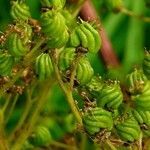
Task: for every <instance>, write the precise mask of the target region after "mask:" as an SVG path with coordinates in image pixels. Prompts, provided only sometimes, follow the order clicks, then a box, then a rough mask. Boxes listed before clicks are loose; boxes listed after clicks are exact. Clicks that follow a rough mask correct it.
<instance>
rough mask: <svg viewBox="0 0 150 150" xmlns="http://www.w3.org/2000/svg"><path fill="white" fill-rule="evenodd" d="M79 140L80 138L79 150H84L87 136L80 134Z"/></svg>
mask: <svg viewBox="0 0 150 150" xmlns="http://www.w3.org/2000/svg"><path fill="white" fill-rule="evenodd" d="M81 138H82V141H81V144H80V150H85V149H86V141H87V136H86V135H85V134H82V135H81Z"/></svg>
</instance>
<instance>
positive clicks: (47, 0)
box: [41, 0, 66, 9]
mask: <svg viewBox="0 0 150 150" xmlns="http://www.w3.org/2000/svg"><path fill="white" fill-rule="evenodd" d="M65 3H66V0H41V4H42V6H43V7H52V8H54V9H62V8H63V7H64V6H65Z"/></svg>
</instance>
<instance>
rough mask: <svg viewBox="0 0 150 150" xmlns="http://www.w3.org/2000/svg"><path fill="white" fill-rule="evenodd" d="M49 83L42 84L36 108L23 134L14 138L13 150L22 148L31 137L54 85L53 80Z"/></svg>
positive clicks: (22, 131)
mask: <svg viewBox="0 0 150 150" xmlns="http://www.w3.org/2000/svg"><path fill="white" fill-rule="evenodd" d="M49 83H51V84H45V82H44V83H43V86H41V91H40V95H39V96H37V99H38V101H37V103H36V104H37V105H36V106H35V110H34V111H33V113H32V114H31V117H30V118H29V120H28V122H27V123H26V125H25V127H24V128H23V130H21V132H20V133H21V134H20V135H19V136H18V137H16V139H14V144H13V146H12V150H20V149H21V146H22V145H23V143H24V142H25V140H26V139H27V138H28V137H29V135H30V134H31V132H32V131H33V129H34V126H35V123H36V121H37V119H38V117H39V113H40V112H41V109H42V108H43V106H44V104H45V102H46V100H47V96H48V95H49V89H50V87H51V86H52V85H53V83H52V82H50V81H49Z"/></svg>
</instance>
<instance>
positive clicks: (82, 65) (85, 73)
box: [76, 57, 94, 85]
mask: <svg viewBox="0 0 150 150" xmlns="http://www.w3.org/2000/svg"><path fill="white" fill-rule="evenodd" d="M93 75H94V70H93V68H92V66H91V64H90V62H89V61H88V59H87V58H85V57H84V58H81V60H80V61H79V63H78V65H77V70H76V78H77V80H78V81H79V83H80V84H81V85H84V84H87V83H88V82H90V81H91V79H92V76H93Z"/></svg>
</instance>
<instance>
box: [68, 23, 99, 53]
mask: <svg viewBox="0 0 150 150" xmlns="http://www.w3.org/2000/svg"><path fill="white" fill-rule="evenodd" d="M70 45H71V46H73V47H78V46H82V47H84V48H86V49H88V50H89V52H91V53H97V52H98V51H99V49H100V47H101V38H100V35H99V33H98V31H96V29H95V28H94V27H92V25H90V24H89V23H88V22H84V21H82V23H81V24H78V26H77V27H76V28H75V29H74V31H73V32H72V34H71V35H70Z"/></svg>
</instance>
